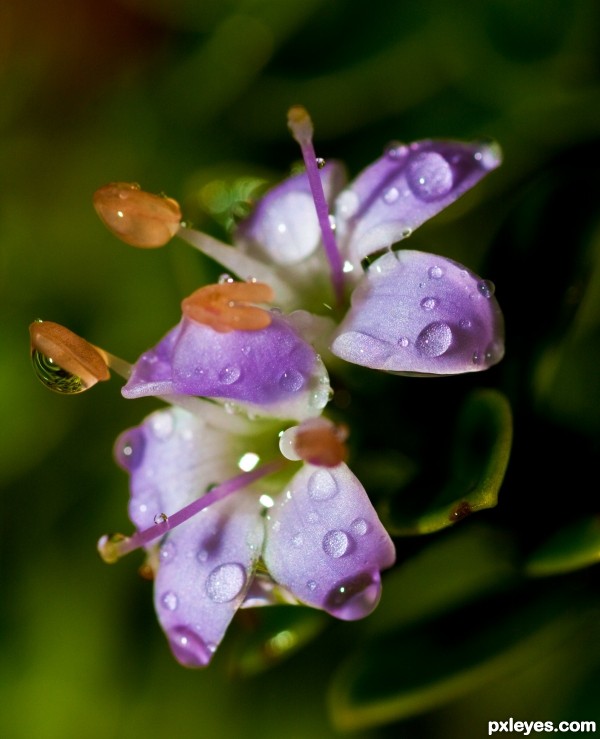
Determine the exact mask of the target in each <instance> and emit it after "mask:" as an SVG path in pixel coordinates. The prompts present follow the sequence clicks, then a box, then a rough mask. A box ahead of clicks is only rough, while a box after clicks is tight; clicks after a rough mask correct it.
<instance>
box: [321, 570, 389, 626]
mask: <svg viewBox="0 0 600 739" xmlns="http://www.w3.org/2000/svg"><path fill="white" fill-rule="evenodd" d="M380 582H381V581H380V578H379V573H378V572H374V573H370V572H360V573H359V574H358V575H354V577H351V578H348V579H347V580H342V581H341V582H339V583H337V584H336V585H335V586H334V587H333V588H332V589H331V590H330V591H329V593H328V594H327V598H326V600H325V604H324V605H325V608H326V609H327V610H328V611H331V612H332V613H334V614H335V615H336V616H337V617H338V618H341V619H344V620H347V621H353V620H355V619H358V618H362V617H363V616H366V615H367V614H368V613H370V612H371V611H372V610H373V608H374V607H375V605H376V604H377V601H378V600H379V594H380V592H381V588H380Z"/></svg>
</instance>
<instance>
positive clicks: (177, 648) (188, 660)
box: [167, 626, 214, 667]
mask: <svg viewBox="0 0 600 739" xmlns="http://www.w3.org/2000/svg"><path fill="white" fill-rule="evenodd" d="M167 638H168V640H169V644H170V646H171V650H172V652H173V654H174V655H175V659H176V660H177V661H178V662H180V663H181V664H182V665H185V666H186V667H204V666H205V665H207V664H208V663H209V662H210V658H211V657H212V652H213V651H214V650H212V649H211V648H210V647H209V646H207V645H206V644H205V643H204V641H203V640H202V639H201V638H200V637H199V636H198V634H196V632H195V631H192V630H191V629H189V628H188V627H187V626H176V627H175V628H173V629H169V630H168V631H167Z"/></svg>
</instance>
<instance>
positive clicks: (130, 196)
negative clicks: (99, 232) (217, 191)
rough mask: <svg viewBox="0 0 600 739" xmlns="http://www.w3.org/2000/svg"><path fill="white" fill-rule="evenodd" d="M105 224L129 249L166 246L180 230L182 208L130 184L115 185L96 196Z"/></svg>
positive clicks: (101, 190) (169, 200) (96, 193)
mask: <svg viewBox="0 0 600 739" xmlns="http://www.w3.org/2000/svg"><path fill="white" fill-rule="evenodd" d="M94 208H95V209H96V213H98V215H99V216H100V219H101V220H102V222H103V223H104V225H105V226H106V227H107V228H108V230H109V231H111V232H112V233H113V234H114V235H115V236H117V237H118V238H120V239H121V240H122V241H124V242H125V243H126V244H129V245H130V246H137V247H139V248H142V249H154V248H157V247H160V246H164V245H165V244H166V243H167V242H169V241H170V240H171V239H172V238H173V236H175V234H176V233H177V231H179V227H180V224H181V208H180V207H179V204H178V203H177V202H176V201H175V200H173V199H172V198H167V197H164V196H162V195H152V194H151V193H148V192H144V191H143V190H141V189H140V186H139V185H136V184H134V183H130V182H112V183H111V184H109V185H104V187H101V188H100V189H99V190H96V192H95V193H94Z"/></svg>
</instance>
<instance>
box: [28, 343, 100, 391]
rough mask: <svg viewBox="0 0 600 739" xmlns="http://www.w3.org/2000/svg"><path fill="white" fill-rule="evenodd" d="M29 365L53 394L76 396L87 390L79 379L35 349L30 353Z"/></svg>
mask: <svg viewBox="0 0 600 739" xmlns="http://www.w3.org/2000/svg"><path fill="white" fill-rule="evenodd" d="M31 363H32V364H33V371H34V372H35V375H36V377H37V378H38V380H39V381H40V382H41V383H42V384H43V385H45V386H46V387H47V388H48V389H49V390H53V391H54V392H55V393H61V394H62V395H76V394H77V393H82V392H83V391H84V390H87V385H86V384H85V382H84V381H83V380H82V379H81V377H77V375H72V374H71V373H70V372H67V371H66V370H64V369H62V368H61V367H59V366H58V365H57V364H56V363H55V362H54V361H53V360H52V359H51V358H50V357H47V356H46V355H45V354H42V353H41V352H40V351H38V350H37V349H34V350H33V351H32V352H31Z"/></svg>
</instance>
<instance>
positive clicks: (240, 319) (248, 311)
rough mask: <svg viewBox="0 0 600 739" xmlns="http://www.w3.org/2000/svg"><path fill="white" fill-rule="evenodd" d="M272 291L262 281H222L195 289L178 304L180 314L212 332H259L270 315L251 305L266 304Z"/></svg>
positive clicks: (272, 296) (262, 309)
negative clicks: (180, 310) (181, 312)
mask: <svg viewBox="0 0 600 739" xmlns="http://www.w3.org/2000/svg"><path fill="white" fill-rule="evenodd" d="M273 298H274V294H273V290H272V289H271V288H270V287H269V286H268V285H266V284H264V283H263V282H223V283H219V284H218V285H206V286H205V287H201V288H200V289H199V290H196V291H195V292H194V293H192V294H191V295H190V296H189V297H187V298H185V299H184V300H183V301H182V303H181V309H182V311H183V315H184V316H186V317H187V318H191V319H192V320H193V321H197V322H198V323H203V324H205V325H206V326H210V327H211V328H213V329H214V330H215V331H219V332H220V333H227V332H228V331H234V330H235V331H258V330H260V329H262V328H266V327H267V326H268V325H269V324H270V323H271V314H270V313H269V311H267V310H265V309H264V308H258V307H257V306H255V305H253V303H269V302H270V301H272V300H273Z"/></svg>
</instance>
